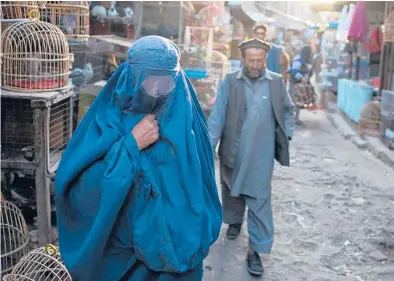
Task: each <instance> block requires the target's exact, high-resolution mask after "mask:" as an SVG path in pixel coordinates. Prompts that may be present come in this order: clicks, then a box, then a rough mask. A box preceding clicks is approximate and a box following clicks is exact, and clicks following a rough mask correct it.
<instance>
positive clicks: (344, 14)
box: [336, 5, 349, 41]
mask: <svg viewBox="0 0 394 281" xmlns="http://www.w3.org/2000/svg"><path fill="white" fill-rule="evenodd" d="M348 11H349V7H348V5H345V6H343V8H342V13H341V17H340V18H339V24H338V29H337V33H336V40H337V41H344V40H343V39H344V38H346V36H345V35H344V34H345V31H344V26H345V22H346V18H347V14H348Z"/></svg>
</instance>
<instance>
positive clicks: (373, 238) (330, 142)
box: [204, 112, 394, 281]
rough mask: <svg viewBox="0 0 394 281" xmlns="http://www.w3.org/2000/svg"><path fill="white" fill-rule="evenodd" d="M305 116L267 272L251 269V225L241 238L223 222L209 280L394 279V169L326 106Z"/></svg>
mask: <svg viewBox="0 0 394 281" xmlns="http://www.w3.org/2000/svg"><path fill="white" fill-rule="evenodd" d="M301 114H302V115H301V119H303V120H304V124H303V125H302V126H299V127H298V128H297V130H296V133H295V136H294V138H293V139H294V140H293V141H292V143H291V155H292V160H291V164H292V167H290V168H284V167H280V166H279V165H276V168H275V173H274V179H273V200H272V204H273V211H274V218H275V244H274V249H273V253H272V254H271V255H270V256H263V263H264V266H265V272H264V275H263V277H262V278H255V277H251V276H249V274H248V272H247V269H246V262H245V257H246V250H247V242H248V238H247V226H246V223H245V224H244V225H243V229H242V233H241V235H240V237H238V238H237V239H236V240H234V241H230V240H228V239H226V236H225V233H226V230H227V226H226V225H223V228H222V233H221V236H220V238H219V239H218V241H217V242H216V243H215V244H214V245H213V247H212V248H211V252H210V255H209V257H208V258H207V259H206V261H205V274H204V281H236V280H237V281H238V280H239V281H249V280H258V279H260V280H265V281H285V280H286V281H298V280H300V281H301V280H302V281H309V280H310V281H336V280H341V281H342V280H343V281H348V280H349V281H350V280H354V281H394V171H393V169H391V168H389V167H388V166H386V165H384V164H383V163H381V162H380V161H379V160H377V159H376V158H374V157H373V156H372V155H371V154H370V153H368V152H365V151H361V150H359V149H358V148H357V147H356V146H355V145H353V144H352V143H351V142H350V141H347V140H345V139H343V137H342V136H341V135H340V134H339V133H338V132H337V131H336V129H334V128H333V127H331V125H330V124H329V123H328V121H327V118H326V115H325V113H324V112H317V113H312V112H302V113H301ZM217 176H219V175H218V174H217Z"/></svg>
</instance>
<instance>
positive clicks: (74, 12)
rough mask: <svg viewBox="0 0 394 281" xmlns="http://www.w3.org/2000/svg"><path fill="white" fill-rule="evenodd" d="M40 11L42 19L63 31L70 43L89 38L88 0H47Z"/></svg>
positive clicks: (81, 41)
mask: <svg viewBox="0 0 394 281" xmlns="http://www.w3.org/2000/svg"><path fill="white" fill-rule="evenodd" d="M40 13H41V20H42V21H45V22H48V23H51V24H53V25H55V26H57V27H59V28H60V30H61V31H63V33H64V34H65V36H66V38H67V40H68V43H69V44H80V43H83V42H86V41H87V40H88V38H89V3H88V1H47V2H46V4H45V8H42V9H40Z"/></svg>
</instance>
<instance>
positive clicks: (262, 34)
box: [253, 23, 289, 74]
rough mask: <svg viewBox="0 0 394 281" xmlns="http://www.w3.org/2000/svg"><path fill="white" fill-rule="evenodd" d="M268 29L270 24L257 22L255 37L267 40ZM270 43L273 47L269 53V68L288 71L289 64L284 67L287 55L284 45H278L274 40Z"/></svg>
mask: <svg viewBox="0 0 394 281" xmlns="http://www.w3.org/2000/svg"><path fill="white" fill-rule="evenodd" d="M267 30H268V26H267V25H266V24H263V23H257V24H256V25H255V26H254V27H253V37H254V38H257V39H260V40H262V41H266V40H267ZM270 45H271V48H270V50H269V51H268V54H267V68H268V70H270V71H272V72H275V73H278V74H282V73H283V72H286V71H287V70H288V68H289V67H288V66H287V67H285V68H283V66H284V65H283V59H284V58H286V55H285V54H284V47H283V46H280V45H276V44H274V43H273V42H270ZM283 56H285V57H283Z"/></svg>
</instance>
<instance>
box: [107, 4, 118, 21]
mask: <svg viewBox="0 0 394 281" xmlns="http://www.w3.org/2000/svg"><path fill="white" fill-rule="evenodd" d="M117 16H119V13H118V11H117V10H116V1H111V6H110V8H109V9H108V17H110V18H115V17H117Z"/></svg>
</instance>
